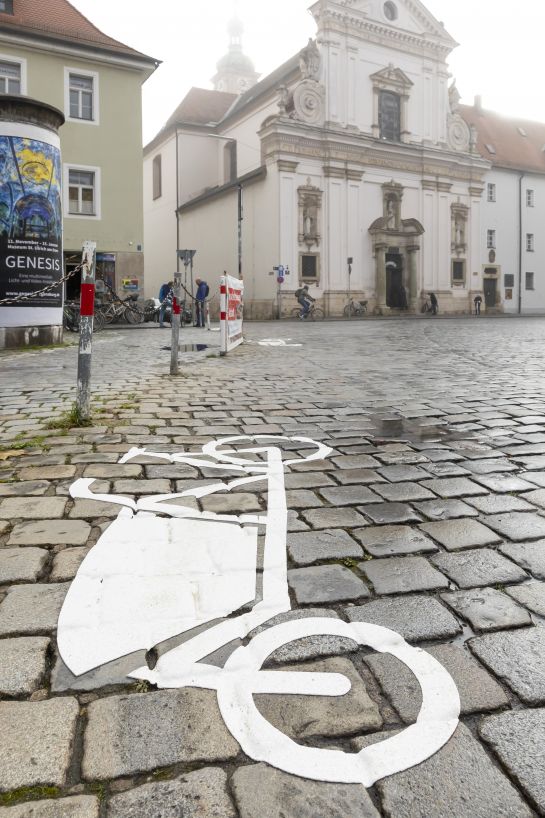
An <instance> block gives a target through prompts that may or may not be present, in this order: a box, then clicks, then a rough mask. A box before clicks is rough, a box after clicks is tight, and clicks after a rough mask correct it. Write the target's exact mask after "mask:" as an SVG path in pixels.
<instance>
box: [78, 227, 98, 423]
mask: <svg viewBox="0 0 545 818" xmlns="http://www.w3.org/2000/svg"><path fill="white" fill-rule="evenodd" d="M96 247H97V246H96V242H94V241H86V242H85V243H84V245H83V257H82V268H81V296H80V310H79V312H80V319H79V321H80V329H79V353H78V392H77V397H76V409H77V412H78V416H79V418H80V420H84V421H86V420H89V418H90V416H91V357H92V356H91V353H92V351H93V316H94V314H95V270H96V254H95V251H96Z"/></svg>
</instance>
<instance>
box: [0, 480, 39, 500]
mask: <svg viewBox="0 0 545 818" xmlns="http://www.w3.org/2000/svg"><path fill="white" fill-rule="evenodd" d="M50 485H51V484H50V483H48V482H47V481H46V480H25V481H21V482H18V483H17V482H14V483H0V497H41V496H43V495H44V494H45V493H46V491H47V490H48V488H49V486H50Z"/></svg>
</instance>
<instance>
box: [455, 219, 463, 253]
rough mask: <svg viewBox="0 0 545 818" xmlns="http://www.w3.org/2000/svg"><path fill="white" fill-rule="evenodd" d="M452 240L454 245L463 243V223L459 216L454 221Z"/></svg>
mask: <svg viewBox="0 0 545 818" xmlns="http://www.w3.org/2000/svg"><path fill="white" fill-rule="evenodd" d="M454 241H455V244H456V246H460V245H461V244H465V223H464V222H463V221H462V218H461V217H460V216H458V217H457V218H456V220H455V222H454Z"/></svg>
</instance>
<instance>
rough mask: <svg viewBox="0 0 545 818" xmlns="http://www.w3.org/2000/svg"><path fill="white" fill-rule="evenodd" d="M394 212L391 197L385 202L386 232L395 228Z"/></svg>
mask: <svg viewBox="0 0 545 818" xmlns="http://www.w3.org/2000/svg"><path fill="white" fill-rule="evenodd" d="M396 210H397V208H396V200H395V199H394V197H393V196H389V197H388V201H387V202H386V223H387V227H388V230H395V228H396V215H397V214H396Z"/></svg>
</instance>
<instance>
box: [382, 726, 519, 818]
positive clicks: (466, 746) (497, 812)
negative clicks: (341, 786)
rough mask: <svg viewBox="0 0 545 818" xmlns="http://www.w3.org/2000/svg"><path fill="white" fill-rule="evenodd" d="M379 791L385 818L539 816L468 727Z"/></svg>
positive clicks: (390, 778) (511, 817)
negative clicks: (391, 817) (425, 759)
mask: <svg viewBox="0 0 545 818" xmlns="http://www.w3.org/2000/svg"><path fill="white" fill-rule="evenodd" d="M376 738H378V737H373V740H376ZM377 788H378V791H379V793H380V797H381V802H382V807H383V810H384V812H385V814H386V815H389V816H395V818H432V816H433V817H434V818H435V817H437V818H491V816H494V818H530V816H531V815H532V814H533V813H532V811H531V810H530V808H529V807H528V806H527V805H526V804H525V802H524V801H523V800H522V798H521V796H520V795H519V793H518V792H517V790H516V789H515V787H514V786H513V785H512V784H511V782H510V781H509V779H508V778H507V777H506V776H505V775H504V774H503V773H502V772H500V770H499V769H498V768H497V767H496V766H495V765H494V764H493V762H492V761H491V760H490V759H489V757H488V755H487V754H486V752H485V751H484V750H483V748H482V747H481V745H480V744H479V742H478V741H476V740H475V739H474V738H473V736H472V735H471V733H470V731H469V730H468V729H467V727H465V725H463V724H460V725H459V726H458V729H457V730H456V733H455V734H454V736H453V737H452V738H451V739H450V741H449V742H448V743H447V744H446V745H445V746H444V747H443V748H442V749H441V750H439V752H438V753H436V754H435V755H434V756H432V757H431V758H429V759H428V760H427V761H424V762H423V763H422V764H419V765H418V766H417V767H412V768H411V769H409V770H406V771H405V772H402V773H398V774H397V775H393V776H390V777H389V778H385V779H383V780H382V781H379V782H378V783H377Z"/></svg>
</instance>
